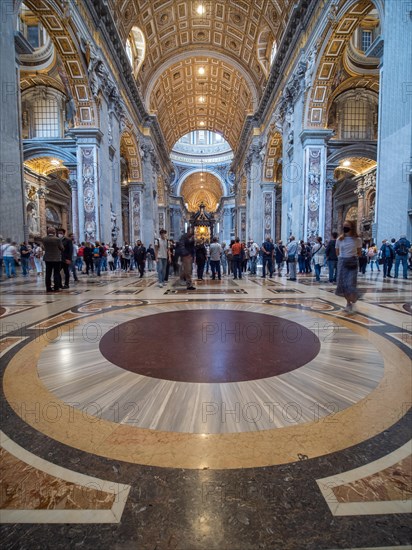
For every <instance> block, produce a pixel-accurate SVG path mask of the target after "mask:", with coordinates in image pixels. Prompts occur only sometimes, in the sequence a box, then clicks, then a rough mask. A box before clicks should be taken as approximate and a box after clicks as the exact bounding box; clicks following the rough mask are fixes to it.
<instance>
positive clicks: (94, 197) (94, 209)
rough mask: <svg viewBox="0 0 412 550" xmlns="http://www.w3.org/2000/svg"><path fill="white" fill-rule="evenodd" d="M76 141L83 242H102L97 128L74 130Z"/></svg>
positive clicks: (98, 133) (98, 137)
mask: <svg viewBox="0 0 412 550" xmlns="http://www.w3.org/2000/svg"><path fill="white" fill-rule="evenodd" d="M71 133H72V134H73V135H74V136H75V137H76V139H77V185H78V192H77V196H78V203H79V204H78V224H79V235H78V238H79V240H80V241H91V242H94V241H96V240H100V239H101V236H100V209H99V204H100V200H99V170H98V158H99V144H100V140H101V136H102V134H101V132H100V130H98V129H97V128H75V129H73V130H72V131H71Z"/></svg>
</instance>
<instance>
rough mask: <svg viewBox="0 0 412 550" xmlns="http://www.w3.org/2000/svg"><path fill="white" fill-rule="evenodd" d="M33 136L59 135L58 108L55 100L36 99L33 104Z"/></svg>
mask: <svg viewBox="0 0 412 550" xmlns="http://www.w3.org/2000/svg"><path fill="white" fill-rule="evenodd" d="M33 123H34V124H33V126H34V137H38V138H46V137H59V110H58V107H57V103H56V101H55V100H53V99H52V100H51V99H38V100H37V101H36V103H34V104H33Z"/></svg>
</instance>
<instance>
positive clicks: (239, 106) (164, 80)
mask: <svg viewBox="0 0 412 550" xmlns="http://www.w3.org/2000/svg"><path fill="white" fill-rule="evenodd" d="M199 69H203V70H204V74H203V75H199ZM149 107H150V110H151V111H152V112H154V113H155V114H157V116H158V119H159V124H160V126H161V127H162V130H163V133H164V136H165V138H166V142H167V145H168V147H169V149H171V148H172V147H173V145H174V144H175V143H176V141H177V140H178V139H179V138H180V137H182V136H184V135H185V134H187V133H189V132H192V131H193V130H196V129H205V130H211V131H214V132H219V133H221V134H222V135H223V136H224V138H225V139H226V141H228V143H229V144H230V146H231V147H232V149H235V148H236V140H237V138H238V136H239V134H240V132H241V130H242V125H243V121H244V119H245V116H246V115H247V114H251V112H252V97H251V92H250V90H249V87H248V85H247V83H246V81H245V79H244V78H243V77H242V76H241V75H240V74H239V72H238V71H236V70H234V69H233V67H232V66H231V65H230V64H228V63H226V62H224V61H219V60H217V59H212V58H210V57H208V58H203V57H191V58H189V59H185V60H183V61H181V62H179V63H175V64H173V65H172V66H171V67H170V68H169V69H167V70H166V71H165V72H164V73H163V74H162V75H161V76H160V78H159V79H158V80H157V83H156V85H155V87H154V89H153V91H152V93H151V95H150V106H149Z"/></svg>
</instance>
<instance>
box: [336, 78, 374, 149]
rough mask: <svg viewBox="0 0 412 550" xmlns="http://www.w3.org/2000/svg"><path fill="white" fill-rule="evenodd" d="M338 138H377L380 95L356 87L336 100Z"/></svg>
mask: <svg viewBox="0 0 412 550" xmlns="http://www.w3.org/2000/svg"><path fill="white" fill-rule="evenodd" d="M335 104H336V126H337V135H338V139H346V140H359V139H365V140H374V139H377V126H378V97H377V95H376V94H375V93H373V92H370V91H369V90H363V89H354V90H349V91H347V92H344V93H343V94H341V95H340V96H338V97H337V98H336V100H335Z"/></svg>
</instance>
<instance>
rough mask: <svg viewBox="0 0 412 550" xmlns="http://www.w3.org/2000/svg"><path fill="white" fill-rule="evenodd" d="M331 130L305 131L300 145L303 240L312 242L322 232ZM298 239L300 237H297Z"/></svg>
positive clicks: (324, 217)
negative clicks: (301, 152) (328, 142)
mask: <svg viewBox="0 0 412 550" xmlns="http://www.w3.org/2000/svg"><path fill="white" fill-rule="evenodd" d="M331 135H332V131H331V130H304V131H303V132H302V133H301V136H300V137H301V140H302V145H303V167H304V169H303V182H304V183H303V185H304V191H303V196H304V201H305V205H304V226H303V236H302V238H303V239H304V240H305V241H307V240H309V241H314V240H315V238H316V237H317V236H322V237H323V235H322V232H323V231H324V230H325V219H326V216H325V212H326V157H327V141H328V140H329V139H330V137H331ZM295 237H296V238H300V236H296V235H295Z"/></svg>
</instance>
